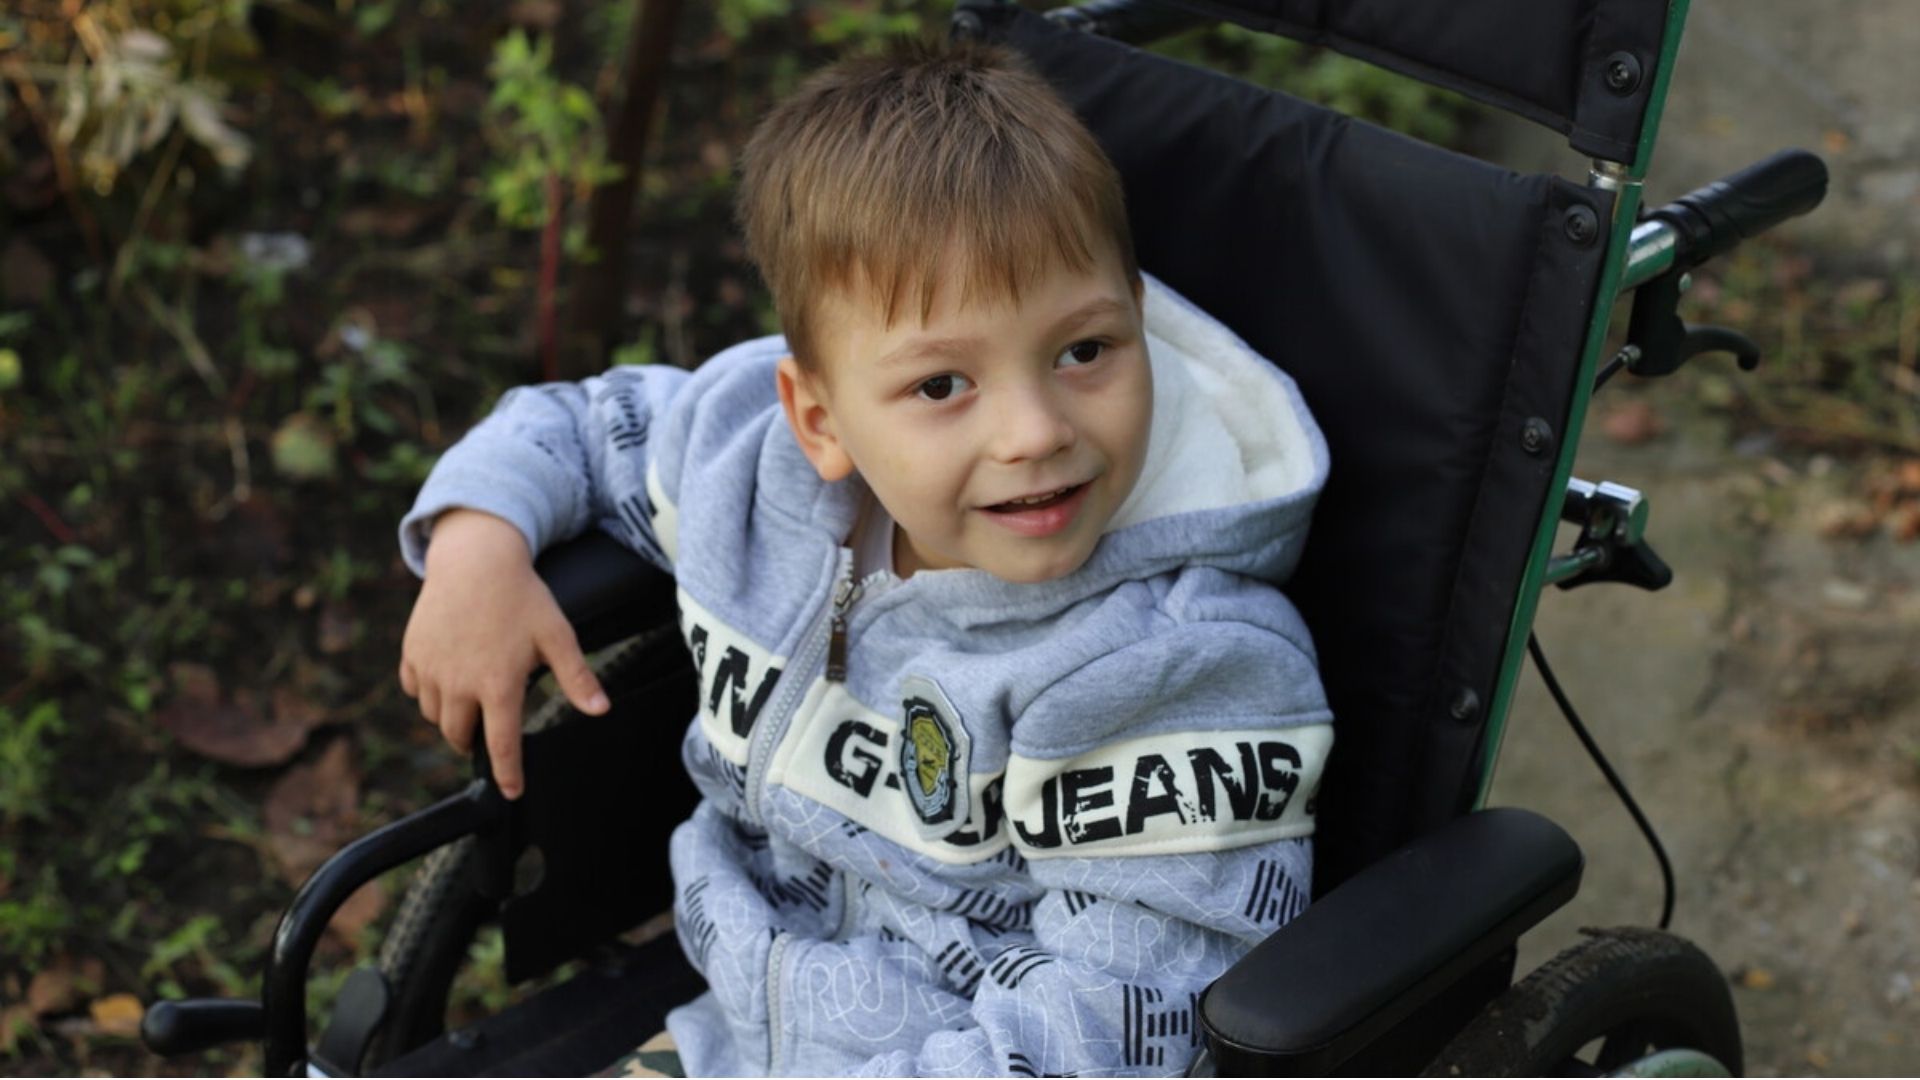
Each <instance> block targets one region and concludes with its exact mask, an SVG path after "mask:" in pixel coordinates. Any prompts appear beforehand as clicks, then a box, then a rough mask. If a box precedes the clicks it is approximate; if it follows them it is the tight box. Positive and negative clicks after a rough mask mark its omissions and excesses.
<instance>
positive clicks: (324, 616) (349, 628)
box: [320, 603, 360, 656]
mask: <svg viewBox="0 0 1920 1080" xmlns="http://www.w3.org/2000/svg"><path fill="white" fill-rule="evenodd" d="M359 628H360V624H359V622H358V620H356V619H355V618H354V617H353V613H352V612H351V611H350V610H348V608H347V606H346V605H345V604H335V603H329V604H326V605H324V606H323V607H321V609H320V651H321V652H323V653H325V654H327V655H328V656H337V655H339V654H340V653H343V652H346V651H347V650H348V649H351V648H353V636H354V631H356V630H358V629H359Z"/></svg>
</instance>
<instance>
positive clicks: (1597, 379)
mask: <svg viewBox="0 0 1920 1080" xmlns="http://www.w3.org/2000/svg"><path fill="white" fill-rule="evenodd" d="M1626 366H1627V361H1626V358H1625V357H1624V356H1622V355H1621V354H1619V353H1614V354H1613V356H1612V357H1611V358H1609V359H1608V360H1607V362H1606V364H1604V365H1602V367H1601V368H1600V374H1598V375H1595V376H1594V377H1593V388H1594V389H1595V390H1599V389H1600V388H1601V387H1603V386H1605V385H1607V380H1608V379H1611V378H1613V377H1614V376H1615V375H1618V374H1620V369H1621V368H1624V367H1626Z"/></svg>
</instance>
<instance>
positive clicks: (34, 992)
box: [27, 956, 98, 1016]
mask: <svg viewBox="0 0 1920 1080" xmlns="http://www.w3.org/2000/svg"><path fill="white" fill-rule="evenodd" d="M95 963H98V961H95ZM79 984H80V971H79V969H78V968H77V967H75V966H74V963H73V958H72V957H69V956H59V957H55V958H54V959H53V961H52V962H51V963H49V964H48V965H47V966H46V967H43V968H41V969H40V970H39V971H36V972H34V973H33V978H32V979H31V980H30V981H29V982H28V983H27V1009H28V1011H29V1012H31V1013H32V1014H33V1015H34V1016H52V1015H54V1014H55V1013H63V1012H72V1011H73V1010H74V1009H77V1008H79V1007H80V1002H81V1001H82V1000H84V998H85V996H86V995H85V993H84V992H83V991H82V990H81V989H80V985H79Z"/></svg>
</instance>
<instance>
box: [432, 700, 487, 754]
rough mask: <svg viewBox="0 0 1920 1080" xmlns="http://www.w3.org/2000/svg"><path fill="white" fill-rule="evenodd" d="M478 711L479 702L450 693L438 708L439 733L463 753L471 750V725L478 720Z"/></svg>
mask: <svg viewBox="0 0 1920 1080" xmlns="http://www.w3.org/2000/svg"><path fill="white" fill-rule="evenodd" d="M479 711H480V703H479V702H477V701H475V700H473V699H472V698H456V697H453V696H452V695H448V700H447V703H446V705H445V706H444V707H442V708H441V710H440V734H441V735H442V736H443V737H445V738H446V740H447V742H448V743H449V744H451V745H452V746H453V748H454V749H455V750H458V751H460V752H461V753H463V754H470V753H472V752H473V725H474V724H475V723H476V722H478V720H479Z"/></svg>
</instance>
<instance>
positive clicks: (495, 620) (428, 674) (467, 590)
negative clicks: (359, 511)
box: [400, 510, 608, 799]
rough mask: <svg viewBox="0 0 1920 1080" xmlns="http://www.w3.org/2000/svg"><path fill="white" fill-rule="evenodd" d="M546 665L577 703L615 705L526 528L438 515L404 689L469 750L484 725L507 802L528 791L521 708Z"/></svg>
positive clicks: (410, 632)
mask: <svg viewBox="0 0 1920 1080" xmlns="http://www.w3.org/2000/svg"><path fill="white" fill-rule="evenodd" d="M542 661H544V662H545V663H546V665H547V667H548V668H550V669H552V671H553V673H554V679H555V681H556V682H558V683H559V685H560V690H561V692H562V693H564V694H565V695H566V696H567V701H568V702H570V703H571V704H572V705H573V707H574V708H576V709H579V710H580V711H581V712H584V713H590V714H594V715H598V714H600V713H603V712H606V711H607V706H608V703H607V696H606V694H605V692H604V691H602V690H601V689H600V680H599V679H597V678H595V677H594V674H593V669H592V668H590V667H588V666H587V659H586V657H585V656H584V655H582V654H581V652H580V643H579V641H578V639H576V638H575V637H574V633H573V627H572V626H571V625H570V624H569V623H568V622H567V619H566V616H565V615H563V614H561V612H560V605H559V604H557V603H555V602H554V599H553V593H552V592H550V591H549V590H548V589H547V585H546V582H544V581H541V580H540V575H539V574H537V573H535V572H534V569H533V558H532V555H531V554H530V553H529V552H528V551H527V543H526V541H525V540H524V539H523V538H522V537H521V535H520V530H518V529H516V528H514V527H513V526H512V525H510V524H508V523H507V522H505V521H503V520H501V519H500V518H497V517H494V516H493V515H491V514H485V513H481V512H479V511H477V510H450V511H448V512H447V513H445V514H442V515H440V516H439V517H438V518H436V519H435V520H434V524H433V540H432V543H431V544H430V545H429V546H428V548H427V577H426V583H425V584H424V585H422V586H421V589H420V597H419V599H417V600H415V601H414V604H413V615H412V617H411V618H409V619H408V620H407V633H406V639H405V640H404V641H403V642H402V644H401V647H400V687H401V689H403V690H405V691H406V692H407V696H409V697H413V698H418V699H419V701H420V715H421V716H424V717H426V719H427V722H428V723H430V724H435V725H437V726H438V727H439V728H440V734H442V735H444V736H446V740H447V742H449V743H451V744H452V745H453V748H454V749H456V750H458V751H460V752H461V753H463V754H465V753H469V752H471V751H472V749H473V729H474V724H475V723H476V722H481V723H483V726H484V728H485V731H486V739H487V753H488V754H489V755H490V756H491V757H492V761H493V778H494V781H495V782H496V783H497V784H499V785H500V791H501V794H503V795H505V796H506V797H507V798H509V799H515V798H519V796H520V793H521V791H522V790H523V789H524V788H525V781H524V780H523V779H522V775H521V769H520V706H521V702H522V701H523V699H524V698H525V696H526V691H527V676H528V675H529V674H530V673H532V671H533V669H534V668H536V667H538V666H539V665H540V663H541V662H542ZM483 716H484V720H483V719H482V717H483Z"/></svg>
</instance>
